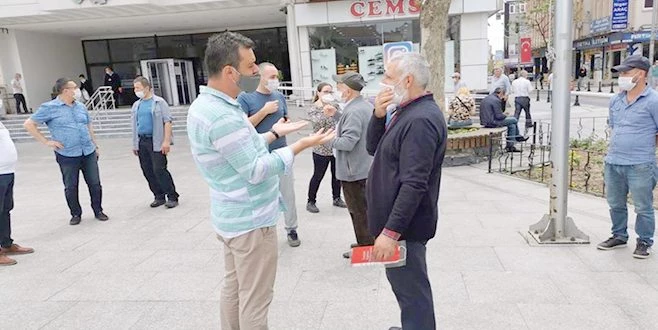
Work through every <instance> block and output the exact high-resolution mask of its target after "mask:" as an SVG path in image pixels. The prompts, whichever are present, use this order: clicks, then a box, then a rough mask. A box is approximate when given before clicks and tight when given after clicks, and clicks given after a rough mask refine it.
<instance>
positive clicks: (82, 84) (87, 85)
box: [80, 79, 94, 96]
mask: <svg viewBox="0 0 658 330" xmlns="http://www.w3.org/2000/svg"><path fill="white" fill-rule="evenodd" d="M83 89H84V90H86V91H87V93H89V96H91V95H92V94H94V89H93V88H92V87H91V81H89V79H87V80H85V82H80V90H83Z"/></svg>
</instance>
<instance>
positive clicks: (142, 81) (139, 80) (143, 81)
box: [133, 76, 151, 88]
mask: <svg viewBox="0 0 658 330" xmlns="http://www.w3.org/2000/svg"><path fill="white" fill-rule="evenodd" d="M135 83H140V84H141V85H142V87H148V88H151V82H150V81H149V80H148V79H146V77H143V76H137V78H135V80H133V84H135Z"/></svg>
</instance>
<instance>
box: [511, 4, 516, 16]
mask: <svg viewBox="0 0 658 330" xmlns="http://www.w3.org/2000/svg"><path fill="white" fill-rule="evenodd" d="M509 13H510V14H514V13H516V5H509Z"/></svg>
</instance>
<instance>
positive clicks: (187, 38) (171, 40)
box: [157, 34, 203, 59]
mask: <svg viewBox="0 0 658 330" xmlns="http://www.w3.org/2000/svg"><path fill="white" fill-rule="evenodd" d="M157 38H158V57H160V58H179V59H185V58H194V57H198V53H197V49H196V48H195V47H194V45H193V44H192V36H191V35H189V34H188V35H180V36H162V37H160V36H158V37H157ZM202 54H203V53H202Z"/></svg>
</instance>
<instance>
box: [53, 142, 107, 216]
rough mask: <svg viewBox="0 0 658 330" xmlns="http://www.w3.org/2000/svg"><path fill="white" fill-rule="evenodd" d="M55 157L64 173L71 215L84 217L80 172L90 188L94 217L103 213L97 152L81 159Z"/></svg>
mask: <svg viewBox="0 0 658 330" xmlns="http://www.w3.org/2000/svg"><path fill="white" fill-rule="evenodd" d="M55 157H56V159H57V163H58V164H59V169H60V170H61V171H62V179H63V180H64V194H65V195H66V203H67V204H68V205H69V209H70V210H71V215H72V216H74V217H76V216H77V217H79V216H81V215H82V207H80V200H79V199H78V182H79V178H80V171H82V175H83V176H84V178H85V182H86V183H87V187H88V188H89V196H90V197H91V208H92V209H93V210H94V215H98V214H99V213H101V212H102V211H103V207H102V206H101V202H102V199H103V188H102V187H101V178H100V172H99V170H98V155H97V154H96V152H92V153H91V154H89V155H87V156H79V157H66V156H62V155H60V154H58V153H55Z"/></svg>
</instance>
